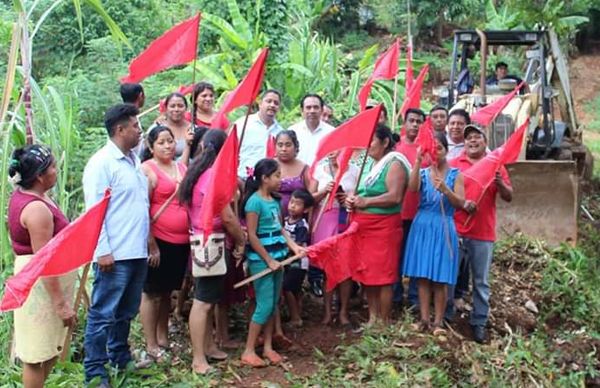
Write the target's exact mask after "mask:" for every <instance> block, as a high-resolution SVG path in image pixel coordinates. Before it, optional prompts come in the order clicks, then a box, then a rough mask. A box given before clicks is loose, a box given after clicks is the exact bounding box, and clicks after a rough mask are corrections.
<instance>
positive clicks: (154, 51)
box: [121, 13, 200, 83]
mask: <svg viewBox="0 0 600 388" xmlns="http://www.w3.org/2000/svg"><path fill="white" fill-rule="evenodd" d="M199 28H200V13H198V14H197V15H196V16H194V17H193V18H191V19H188V20H186V21H184V22H182V23H179V24H178V25H176V26H175V27H173V28H171V29H170V30H169V31H167V32H165V33H164V34H162V35H161V36H160V37H159V38H158V39H156V40H154V41H153V42H152V43H150V45H149V46H148V48H146V50H144V51H143V52H142V53H141V54H140V55H138V56H137V57H135V59H134V60H133V61H131V64H129V74H128V75H126V76H125V77H123V78H121V82H123V83H124V82H133V83H135V82H140V81H141V80H143V79H144V78H146V77H148V76H150V75H152V74H155V73H158V72H159V71H162V70H165V69H168V68H170V67H173V66H177V65H183V64H186V63H188V62H191V61H193V60H194V58H196V48H197V46H198V30H199Z"/></svg>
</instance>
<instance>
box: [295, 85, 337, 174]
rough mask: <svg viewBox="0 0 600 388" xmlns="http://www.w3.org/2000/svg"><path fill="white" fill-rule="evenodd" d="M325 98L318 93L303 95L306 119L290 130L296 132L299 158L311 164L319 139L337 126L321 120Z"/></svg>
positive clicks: (302, 107) (303, 113)
mask: <svg viewBox="0 0 600 388" xmlns="http://www.w3.org/2000/svg"><path fill="white" fill-rule="evenodd" d="M323 105H324V104H323V99H322V98H321V96H319V95H318V94H307V95H306V96H304V97H302V101H301V102H300V108H301V109H302V117H303V118H304V120H302V121H300V122H298V123H296V124H294V125H292V126H291V127H290V128H289V130H291V131H294V132H296V136H297V137H298V142H299V143H300V150H299V152H298V156H297V158H298V159H300V160H301V161H303V162H304V163H306V164H308V165H311V164H312V163H313V162H314V160H315V156H316V153H317V147H318V146H319V141H321V139H322V138H323V137H324V136H325V135H327V134H328V133H330V132H331V131H333V130H334V129H335V128H334V127H332V126H331V125H329V124H327V123H325V122H323V121H321V114H322V113H323Z"/></svg>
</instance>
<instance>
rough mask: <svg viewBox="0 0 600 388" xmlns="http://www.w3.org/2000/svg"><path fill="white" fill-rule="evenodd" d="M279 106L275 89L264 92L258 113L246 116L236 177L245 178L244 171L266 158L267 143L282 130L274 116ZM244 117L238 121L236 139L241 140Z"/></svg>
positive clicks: (278, 97) (278, 95)
mask: <svg viewBox="0 0 600 388" xmlns="http://www.w3.org/2000/svg"><path fill="white" fill-rule="evenodd" d="M280 105H281V93H279V91H277V90H275V89H269V90H267V91H265V92H264V93H263V95H262V97H261V99H260V103H259V105H258V112H257V113H254V114H251V115H250V116H248V123H246V131H245V133H244V138H243V139H242V143H241V144H240V165H239V168H238V177H240V178H245V177H246V175H247V174H246V169H247V168H248V167H250V168H254V165H255V164H256V162H258V161H259V160H261V159H262V158H264V157H265V156H266V152H267V142H268V141H269V139H270V138H271V137H274V136H276V135H277V134H278V133H279V132H280V131H281V130H283V128H282V127H281V125H279V123H278V122H277V119H276V118H275V116H277V112H279V107H280ZM244 120H245V117H241V118H240V119H238V120H237V121H236V122H235V124H236V125H237V131H238V132H237V133H238V138H240V139H241V136H242V128H243V127H244Z"/></svg>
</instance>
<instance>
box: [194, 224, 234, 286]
mask: <svg viewBox="0 0 600 388" xmlns="http://www.w3.org/2000/svg"><path fill="white" fill-rule="evenodd" d="M190 247H191V252H192V275H193V276H194V277H206V276H219V275H225V274H226V273H227V261H226V260H225V233H212V234H211V235H210V236H208V238H207V239H206V244H205V243H204V234H202V233H200V234H195V235H193V236H191V237H190Z"/></svg>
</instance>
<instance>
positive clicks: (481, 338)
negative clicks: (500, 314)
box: [471, 325, 485, 344]
mask: <svg viewBox="0 0 600 388" xmlns="http://www.w3.org/2000/svg"><path fill="white" fill-rule="evenodd" d="M471 331H472V332H473V340H474V341H475V342H477V343H478V344H482V343H484V342H485V326H482V325H472V326H471Z"/></svg>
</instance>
